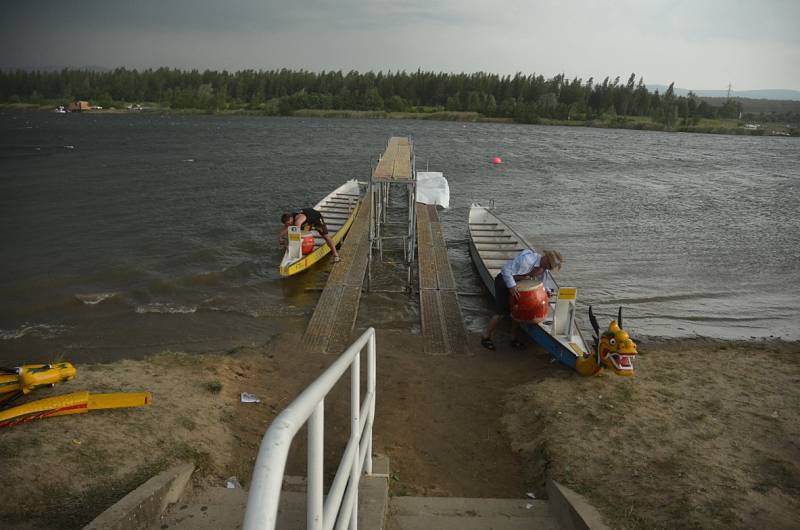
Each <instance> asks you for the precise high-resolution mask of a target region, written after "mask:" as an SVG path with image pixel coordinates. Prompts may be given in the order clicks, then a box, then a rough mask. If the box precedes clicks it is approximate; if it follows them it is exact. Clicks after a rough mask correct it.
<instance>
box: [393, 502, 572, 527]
mask: <svg viewBox="0 0 800 530" xmlns="http://www.w3.org/2000/svg"><path fill="white" fill-rule="evenodd" d="M390 506H391V508H390V520H389V521H388V525H387V526H388V528H391V529H392V530H423V529H424V530H430V529H436V530H488V529H493V530H531V529H534V528H536V529H541V530H561V529H562V528H563V527H562V526H561V525H559V524H558V522H557V521H556V518H555V515H554V514H553V511H552V510H551V508H550V505H549V504H548V503H547V501H541V500H534V499H528V500H517V499H464V498H457V497H393V498H392V500H391V503H390Z"/></svg>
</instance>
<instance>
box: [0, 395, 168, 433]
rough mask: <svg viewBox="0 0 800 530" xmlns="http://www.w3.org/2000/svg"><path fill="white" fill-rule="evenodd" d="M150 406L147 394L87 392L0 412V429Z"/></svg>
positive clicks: (150, 397) (150, 400)
mask: <svg viewBox="0 0 800 530" xmlns="http://www.w3.org/2000/svg"><path fill="white" fill-rule="evenodd" d="M152 402H153V396H152V394H150V392H117V393H113V394H90V393H89V392H87V391H85V390H84V391H82V392H74V393H72V394H65V395H63V396H55V397H51V398H45V399H39V400H36V401H31V402H30V403H25V404H24V405H18V406H16V407H11V408H7V409H5V410H2V411H0V427H13V426H15V425H19V424H20V423H27V422H29V421H34V420H41V419H44V418H50V417H53V416H65V415H67V414H83V413H85V412H89V411H90V410H96V409H117V408H123V407H143V406H149V405H150V404H152Z"/></svg>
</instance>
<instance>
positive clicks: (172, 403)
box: [0, 330, 800, 529]
mask: <svg viewBox="0 0 800 530" xmlns="http://www.w3.org/2000/svg"><path fill="white" fill-rule="evenodd" d="M499 335H500V336H499V337H498V345H499V346H500V347H499V349H498V351H496V352H488V351H486V350H483V349H481V348H480V347H479V346H478V347H473V348H472V350H471V351H470V352H467V353H465V354H464V355H457V356H431V355H426V354H424V353H423V352H422V344H421V341H420V338H419V337H418V336H414V335H411V334H408V333H402V332H399V331H381V330H379V332H378V339H377V340H378V398H377V415H376V425H375V441H374V448H375V451H376V452H382V453H385V454H387V455H388V456H389V459H390V465H391V481H390V483H391V492H392V494H393V495H430V496H465V497H517V498H521V497H524V496H525V495H526V493H527V492H534V493H535V494H536V496H537V497H541V496H542V495H543V494H544V482H545V479H546V478H547V477H552V478H554V479H555V480H558V481H560V482H562V483H564V484H566V485H568V486H570V487H572V488H573V489H575V490H576V491H578V492H579V493H582V494H584V495H585V496H587V497H588V498H589V499H590V500H591V501H592V502H593V503H594V504H595V505H596V506H597V508H598V509H599V510H600V511H601V512H602V513H603V514H604V516H605V517H606V518H607V522H608V523H609V524H610V525H611V526H613V527H618V528H692V527H697V528H754V527H763V528H791V527H794V528H796V527H797V525H796V520H797V514H798V513H800V464H799V463H800V442H799V441H798V440H800V436H799V435H800V426H799V425H798V412H797V411H798V410H800V385H798V382H800V368H798V366H797V363H796V362H793V361H796V360H797V359H798V358H800V357H798V356H800V344H798V343H781V342H771V343H764V342H742V343H733V342H723V341H712V340H705V339H696V340H681V341H667V342H654V343H644V344H641V345H640V348H639V351H640V356H639V362H638V365H637V370H638V371H637V374H636V376H634V377H633V378H622V377H617V376H614V375H613V374H609V373H605V372H604V373H602V375H600V376H597V377H591V378H581V377H580V376H578V375H577V374H576V373H574V372H572V371H570V370H569V369H567V368H565V367H563V366H560V365H558V364H555V363H552V362H550V360H549V357H548V356H547V355H546V354H545V353H544V352H543V351H541V350H540V349H538V348H537V347H535V346H534V345H533V344H529V345H528V348H527V349H526V350H525V351H521V352H520V351H516V350H513V349H510V348H507V347H506V346H505V344H506V343H507V341H508V338H507V336H504V335H503V331H501V332H500V333H499ZM477 342H478V339H477V337H474V336H473V337H472V343H473V344H477ZM66 360H68V359H66ZM333 360H334V356H331V355H322V354H319V353H315V352H307V351H304V350H303V348H302V346H301V345H300V342H299V339H298V338H297V337H293V336H282V337H277V338H276V339H275V340H273V341H272V342H271V343H269V344H266V345H264V346H263V347H259V348H248V349H238V350H235V351H230V352H224V353H220V354H217V355H211V354H209V355H202V356H197V355H192V356H189V355H185V354H180V353H162V354H159V355H156V356H154V357H150V358H148V359H145V360H143V361H130V360H127V361H120V362H116V363H112V364H98V365H86V366H78V375H77V377H76V379H75V380H74V381H72V382H69V383H65V384H62V385H60V386H58V387H56V388H55V389H48V390H46V391H40V392H38V393H37V394H36V396H37V397H46V396H48V395H51V394H60V393H66V392H70V391H77V390H83V389H88V390H91V391H97V392H110V391H139V390H149V391H151V392H152V393H153V405H152V406H151V407H149V408H141V409H129V410H113V411H94V412H90V413H88V414H83V415H78V416H66V417H60V418H51V419H48V420H44V421H39V422H33V423H29V424H24V425H21V426H17V427H14V428H9V429H3V430H2V431H0V467H2V469H3V481H4V483H5V485H6V487H4V488H3V496H2V500H0V520H2V521H3V524H2V526H3V527H4V528H11V529H32V528H80V527H81V526H82V525H83V524H85V523H86V522H88V521H89V520H91V519H92V518H93V517H94V516H96V515H97V514H98V513H100V512H101V511H103V510H104V509H105V508H107V507H108V506H110V505H111V504H113V502H115V501H116V500H117V499H118V498H120V497H121V496H122V495H124V494H125V493H126V492H127V491H129V490H130V489H133V488H134V487H135V486H136V485H138V484H140V483H141V482H143V481H144V480H146V479H147V478H149V477H150V476H151V475H152V474H154V473H155V472H157V471H159V470H161V469H164V468H165V467H167V466H168V465H170V464H171V463H173V462H177V461H180V460H192V461H194V462H195V463H196V464H197V466H198V468H199V472H198V473H196V474H195V485H196V486H199V487H202V486H203V485H205V484H217V485H219V484H222V483H223V482H224V480H225V479H226V478H227V477H230V476H236V477H238V478H239V480H240V481H241V482H242V483H243V484H244V485H245V487H247V484H248V482H249V479H250V472H251V469H252V465H253V462H254V459H255V455H256V452H257V449H258V445H259V442H260V440H261V437H262V436H263V433H264V432H265V430H266V428H267V427H268V426H269V423H270V422H271V420H272V419H273V418H274V417H275V416H276V415H277V414H278V413H279V412H280V411H281V410H282V409H283V408H284V407H285V406H286V405H287V404H288V403H289V402H290V401H291V400H292V399H294V397H296V396H297V394H298V393H299V392H300V391H301V390H302V389H303V388H305V387H306V386H307V385H308V383H310V382H311V381H312V380H313V379H314V378H315V377H316V376H317V375H319V373H320V372H321V371H322V370H324V368H325V367H326V366H327V365H328V364H330V363H331V362H332V361H333ZM348 385H349V382H348V378H347V377H345V378H344V381H343V382H342V383H340V385H339V386H338V387H337V388H336V390H335V392H334V393H333V394H332V395H331V396H330V398H329V399H327V400H326V410H325V417H326V427H328V428H329V429H330V433H329V434H326V455H325V461H326V467H327V468H328V474H329V476H330V474H331V473H332V472H333V469H334V468H335V465H336V463H338V459H339V457H340V455H341V451H342V449H343V444H342V440H343V439H344V438H345V436H346V433H347V429H349V426H348V423H347V419H346V418H347V411H348V407H349V403H348V400H349V387H348ZM240 392H251V393H253V394H256V395H257V396H258V397H259V398H261V399H262V402H261V403H259V404H243V403H240V402H239V394H240ZM304 443H305V432H304V430H302V431H301V432H300V434H299V435H298V438H297V443H296V444H295V446H293V449H292V451H291V454H290V463H289V466H288V468H287V471H288V472H289V473H291V474H302V473H304V470H305V463H304V460H305V449H304ZM9 484H13V487H9V486H8V485H9Z"/></svg>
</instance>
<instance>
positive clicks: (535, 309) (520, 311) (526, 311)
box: [511, 280, 550, 324]
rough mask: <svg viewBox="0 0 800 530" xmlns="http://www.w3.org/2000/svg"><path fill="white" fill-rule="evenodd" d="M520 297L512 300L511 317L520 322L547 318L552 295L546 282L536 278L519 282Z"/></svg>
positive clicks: (531, 321)
mask: <svg viewBox="0 0 800 530" xmlns="http://www.w3.org/2000/svg"><path fill="white" fill-rule="evenodd" d="M517 289H518V290H519V299H517V300H514V299H513V297H512V300H511V318H513V319H514V320H517V321H519V322H529V323H531V324H535V323H537V322H541V321H542V320H544V319H545V318H547V309H548V305H549V304H550V297H549V296H548V295H547V291H546V290H545V288H544V284H543V283H541V282H537V281H534V280H522V281H521V282H518V283H517Z"/></svg>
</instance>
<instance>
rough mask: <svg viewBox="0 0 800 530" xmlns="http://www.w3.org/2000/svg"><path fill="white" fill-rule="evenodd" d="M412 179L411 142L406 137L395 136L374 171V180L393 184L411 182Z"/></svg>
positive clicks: (390, 140)
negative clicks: (395, 182) (392, 182)
mask: <svg viewBox="0 0 800 530" xmlns="http://www.w3.org/2000/svg"><path fill="white" fill-rule="evenodd" d="M411 177H412V174H411V141H410V140H409V139H408V138H405V137H401V136H393V137H391V138H390V139H389V144H388V145H387V146H386V151H385V152H384V153H383V157H381V159H380V161H379V162H378V165H377V166H376V167H375V170H374V171H373V178H374V180H377V181H388V182H391V181H402V180H411Z"/></svg>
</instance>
